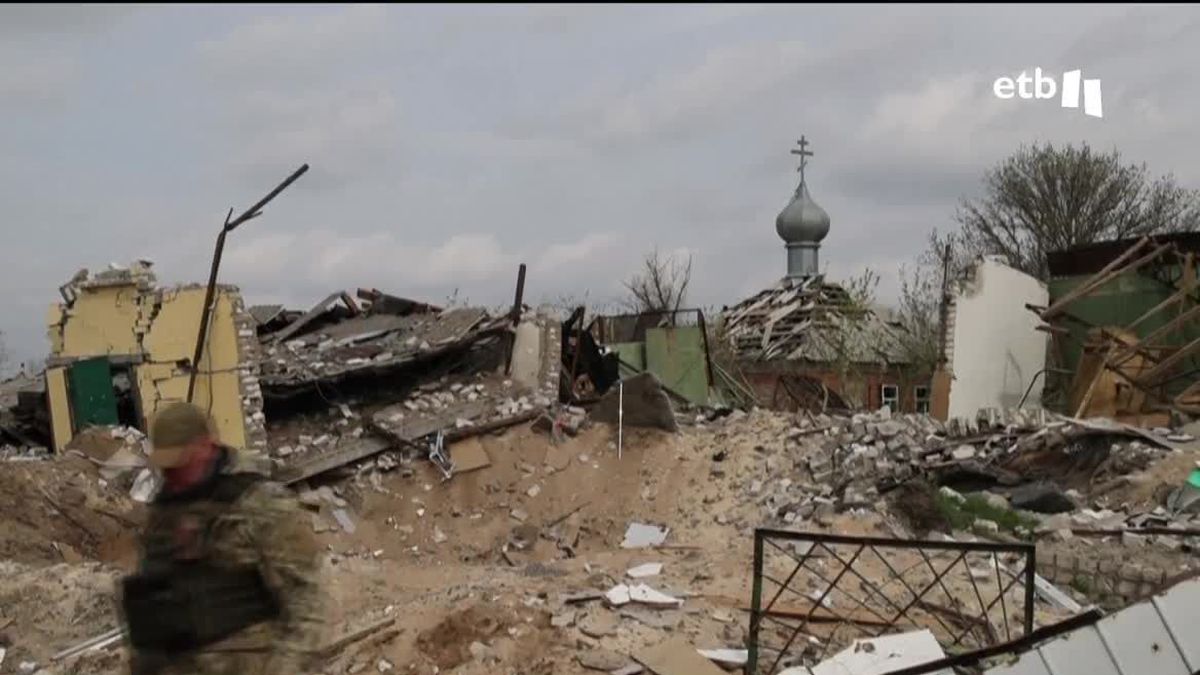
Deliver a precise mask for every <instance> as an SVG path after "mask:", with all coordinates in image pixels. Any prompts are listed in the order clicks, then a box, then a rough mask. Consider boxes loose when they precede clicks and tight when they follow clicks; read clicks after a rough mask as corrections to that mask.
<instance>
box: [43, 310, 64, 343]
mask: <svg viewBox="0 0 1200 675" xmlns="http://www.w3.org/2000/svg"><path fill="white" fill-rule="evenodd" d="M62 320H63V308H62V305H60V304H57V303H55V304H53V305H50V310H49V311H47V312H46V337H48V338H50V353H51V354H61V353H62V348H63V335H62V327H61V324H62Z"/></svg>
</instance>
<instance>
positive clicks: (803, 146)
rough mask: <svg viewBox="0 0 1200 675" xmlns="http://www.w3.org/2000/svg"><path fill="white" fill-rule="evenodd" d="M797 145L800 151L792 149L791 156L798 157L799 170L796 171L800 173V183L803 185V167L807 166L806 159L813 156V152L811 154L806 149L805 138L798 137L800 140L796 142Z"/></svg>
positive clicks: (806, 140) (806, 142)
mask: <svg viewBox="0 0 1200 675" xmlns="http://www.w3.org/2000/svg"><path fill="white" fill-rule="evenodd" d="M797 144H799V145H800V149H799V150H796V149H792V151H791V152H792V154H793V155H800V168H799V169H797V171H799V172H800V182H801V183H803V182H804V167H806V166H808V158H809V157H812V156H813V152H812V150H808V149H807V148H808V139H807V138H806V137H804V136H800V140H799V141H797Z"/></svg>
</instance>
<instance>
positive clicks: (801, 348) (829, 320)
mask: <svg viewBox="0 0 1200 675" xmlns="http://www.w3.org/2000/svg"><path fill="white" fill-rule="evenodd" d="M725 329H726V334H727V336H728V340H729V342H730V344H731V346H732V347H733V349H734V351H735V352H736V353H737V355H738V357H739V358H742V359H746V360H759V361H769V360H788V361H812V362H819V363H827V362H834V361H839V360H841V359H842V358H845V359H847V360H848V361H850V362H851V363H904V362H906V361H907V357H906V356H905V354H904V351H903V349H902V348H901V344H900V337H901V333H902V332H903V329H902V328H901V327H900V326H899V325H898V324H897V323H896V322H893V321H889V320H887V319H885V318H884V317H882V316H880V315H879V314H878V313H877V312H875V311H873V310H871V309H860V308H856V307H855V306H854V303H853V301H852V299H851V297H850V294H849V293H848V292H847V291H846V289H845V288H843V287H842V286H840V285H839V284H836V283H832V282H827V281H825V278H824V276H822V275H816V276H811V277H804V278H784V279H781V280H780V281H779V282H778V283H777V284H775V285H774V286H773V287H771V288H768V289H766V290H764V291H762V292H760V293H758V294H757V295H754V296H753V297H750V298H747V299H746V300H743V301H742V302H740V303H738V304H737V305H735V306H733V307H731V308H729V309H727V310H726V311H725Z"/></svg>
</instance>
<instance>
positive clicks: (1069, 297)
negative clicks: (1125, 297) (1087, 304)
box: [1042, 238, 1171, 319]
mask: <svg viewBox="0 0 1200 675" xmlns="http://www.w3.org/2000/svg"><path fill="white" fill-rule="evenodd" d="M1146 243H1148V239H1145V238H1144V239H1141V240H1140V241H1138V244H1135V245H1134V246H1132V247H1130V249H1129V250H1128V251H1126V252H1124V253H1122V255H1121V256H1120V257H1118V258H1117V259H1115V261H1112V262H1111V263H1109V264H1106V265H1105V267H1104V269H1102V270H1100V271H1098V273H1097V274H1096V275H1093V276H1092V277H1091V279H1090V280H1087V281H1085V282H1084V283H1082V285H1081V286H1079V287H1076V288H1075V289H1073V291H1070V292H1069V293H1067V294H1066V295H1063V297H1062V298H1060V299H1058V300H1057V301H1056V303H1054V304H1052V305H1050V307H1048V309H1046V311H1044V312H1042V318H1043V319H1048V318H1050V317H1054V316H1056V315H1058V313H1062V310H1063V309H1064V307H1066V306H1067V305H1069V304H1072V303H1074V301H1075V300H1078V299H1080V298H1082V297H1084V295H1088V294H1091V293H1093V292H1096V291H1097V289H1098V288H1099V287H1100V286H1104V285H1105V283H1108V282H1110V281H1112V280H1114V279H1116V277H1117V276H1121V275H1122V274H1124V273H1127V271H1134V270H1136V269H1139V268H1141V267H1142V265H1145V264H1146V263H1147V262H1150V261H1152V259H1154V258H1157V257H1158V256H1160V255H1162V253H1163V252H1164V251H1166V250H1168V249H1170V247H1171V245H1170V244H1163V245H1162V246H1157V247H1156V249H1154V250H1153V251H1151V252H1148V253H1146V255H1145V256H1142V257H1140V258H1138V259H1136V261H1134V262H1132V263H1129V264H1122V263H1124V262H1126V261H1127V259H1128V258H1130V257H1133V255H1134V253H1136V252H1138V251H1140V250H1141V249H1142V247H1144V246H1145V245H1146Z"/></svg>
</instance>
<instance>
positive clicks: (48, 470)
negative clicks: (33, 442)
mask: <svg viewBox="0 0 1200 675" xmlns="http://www.w3.org/2000/svg"><path fill="white" fill-rule="evenodd" d="M0 469H2V470H0V522H3V523H4V527H0V559H5V560H11V561H15V562H20V563H31V564H53V563H59V562H63V561H66V562H80V561H84V560H102V561H107V562H114V563H120V564H128V563H129V562H131V559H132V555H133V551H134V547H133V536H134V530H135V528H136V527H137V525H138V523H140V522H141V518H142V507H141V505H140V504H137V503H136V502H134V501H133V500H132V499H130V498H129V496H128V495H127V494H125V493H124V492H122V491H119V490H118V489H115V488H114V487H113V486H112V485H110V484H107V483H106V482H104V481H103V480H102V479H101V478H100V476H99V474H98V472H97V469H96V467H95V465H94V464H92V463H91V462H90V461H88V460H86V459H83V458H80V457H63V458H60V459H54V460H47V461H39V462H9V463H5V465H4V466H3V467H0Z"/></svg>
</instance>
